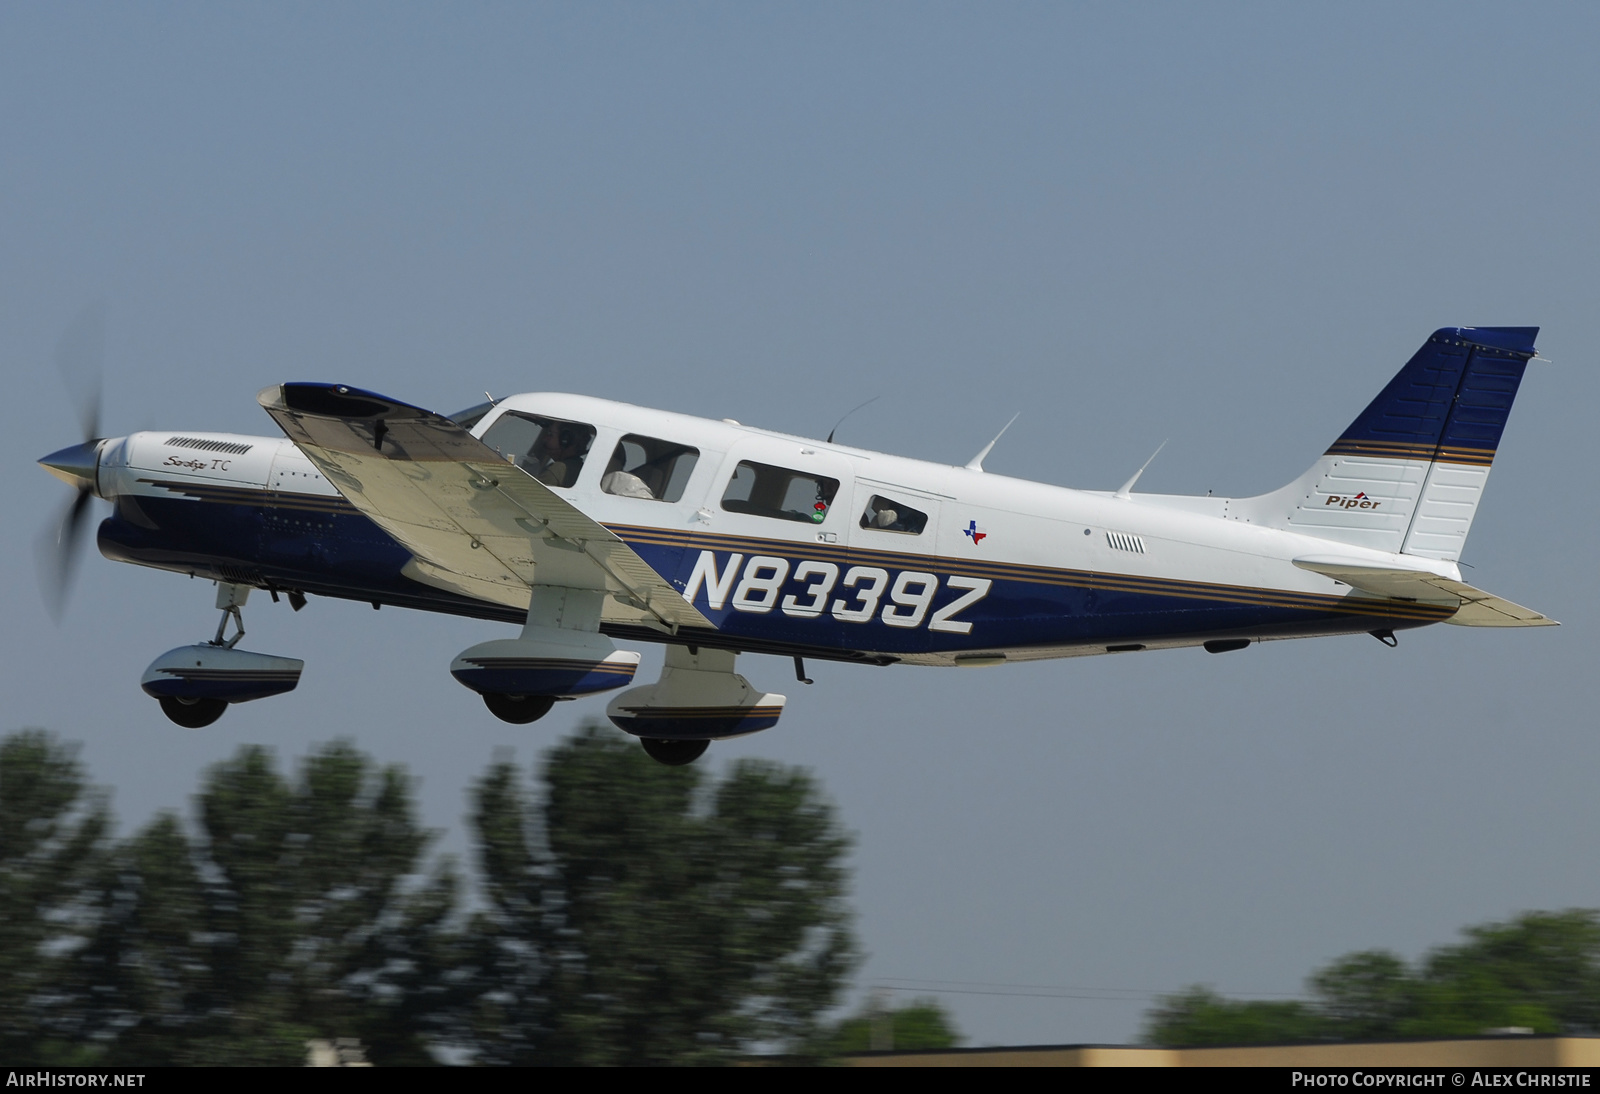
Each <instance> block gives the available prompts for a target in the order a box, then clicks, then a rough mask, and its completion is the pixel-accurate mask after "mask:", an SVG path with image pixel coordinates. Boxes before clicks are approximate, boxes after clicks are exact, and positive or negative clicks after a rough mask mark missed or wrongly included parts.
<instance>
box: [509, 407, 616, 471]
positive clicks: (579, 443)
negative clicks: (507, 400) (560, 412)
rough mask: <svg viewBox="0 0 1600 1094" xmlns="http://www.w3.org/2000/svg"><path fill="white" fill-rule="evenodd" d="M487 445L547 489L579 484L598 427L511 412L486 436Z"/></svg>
mask: <svg viewBox="0 0 1600 1094" xmlns="http://www.w3.org/2000/svg"><path fill="white" fill-rule="evenodd" d="M483 443H484V444H486V445H488V446H489V447H490V448H492V449H494V450H495V451H496V452H498V453H500V455H502V456H504V457H505V458H506V459H507V460H509V461H511V462H512V463H514V464H516V465H517V466H518V467H520V468H522V469H523V470H524V471H526V472H527V473H528V474H530V475H532V476H533V477H534V478H536V479H538V480H539V481H540V482H542V483H544V484H545V485H546V486H560V487H567V486H571V485H572V484H573V483H575V482H577V481H578V475H579V473H580V472H581V471H582V470H583V460H584V457H585V456H587V455H588V454H589V446H590V445H592V444H593V443H594V426H592V425H585V424H584V423H582V422H569V421H564V420H563V419H561V418H546V417H543V416H541V415H538V414H523V413H521V412H519V411H515V410H508V411H506V412H505V413H504V414H502V415H501V416H500V417H499V418H498V419H496V420H495V423H494V424H493V425H491V426H490V427H489V429H488V431H487V432H485V433H484V435H483Z"/></svg>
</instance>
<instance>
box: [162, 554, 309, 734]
mask: <svg viewBox="0 0 1600 1094" xmlns="http://www.w3.org/2000/svg"><path fill="white" fill-rule="evenodd" d="M249 596H250V586H248V585H232V584H229V583H227V582H222V583H220V584H219V585H218V586H217V607H218V608H219V609H220V610H221V611H222V619H221V621H220V622H219V623H218V624H217V634H216V637H215V638H213V639H212V640H211V641H209V642H204V643H199V644H196V645H193V646H179V647H178V648H177V649H175V650H168V651H167V652H166V653H164V654H162V655H161V656H160V657H158V658H156V659H155V660H154V661H152V662H151V663H150V667H149V668H147V669H145V670H144V678H143V679H142V680H141V681H140V682H139V686H140V687H142V688H143V689H144V691H145V694H147V695H150V696H152V697H154V698H155V699H156V700H157V701H158V702H159V703H160V704H161V712H162V713H163V714H165V715H166V716H167V717H168V718H170V719H171V720H172V721H173V722H175V723H177V724H178V725H180V726H182V727H184V728H185V729H203V728H205V727H206V726H208V725H210V724H211V723H213V722H215V721H216V720H217V719H218V718H220V717H222V715H223V713H224V712H225V711H226V710H227V709H228V704H229V703H247V702H249V701H250V700H252V699H265V698H266V697H267V696H269V695H282V694H283V693H284V692H286V691H293V690H294V688H295V685H296V684H298V683H300V672H301V670H302V669H304V668H305V664H306V663H305V662H304V661H301V660H299V659H298V658H294V657H274V656H272V655H270V654H265V653H251V652H250V651H249V650H241V649H236V648H235V647H236V646H238V644H239V639H241V638H243V637H244V617H243V615H242V614H241V613H240V611H239V609H240V608H242V607H243V606H244V603H245V601H246V600H247V599H248V598H249ZM230 620H232V622H233V626H234V634H233V637H232V638H225V637H224V635H226V634H227V630H228V622H229V621H230Z"/></svg>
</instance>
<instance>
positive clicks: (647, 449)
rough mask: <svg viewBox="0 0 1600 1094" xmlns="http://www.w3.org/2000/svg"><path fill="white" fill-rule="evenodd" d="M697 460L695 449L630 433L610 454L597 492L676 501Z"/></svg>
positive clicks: (697, 452)
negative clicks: (602, 491)
mask: <svg viewBox="0 0 1600 1094" xmlns="http://www.w3.org/2000/svg"><path fill="white" fill-rule="evenodd" d="M699 459H700V450H699V449H698V448H690V447H689V446H688V445H683V444H674V443H673V442H671V441H663V440H658V439H656V438H655V437H641V436H639V435H637V434H634V433H630V434H628V435H627V436H626V437H623V438H622V440H620V441H618V442H617V447H616V451H614V452H612V453H611V462H610V463H608V464H606V473H605V474H604V475H602V476H601V477H600V489H602V490H604V491H605V492H606V493H608V494H616V495H617V496H618V497H622V498H648V499H650V500H652V501H677V500H678V499H679V498H681V497H683V489H684V487H685V486H687V485H688V484H689V476H690V475H691V474H693V473H694V465H695V462H696V461H697V460H699Z"/></svg>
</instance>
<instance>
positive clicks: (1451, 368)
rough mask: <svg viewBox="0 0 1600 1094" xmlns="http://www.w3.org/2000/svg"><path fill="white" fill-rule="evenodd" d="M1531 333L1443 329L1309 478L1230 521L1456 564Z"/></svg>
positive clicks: (1248, 505)
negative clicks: (1266, 526)
mask: <svg viewBox="0 0 1600 1094" xmlns="http://www.w3.org/2000/svg"><path fill="white" fill-rule="evenodd" d="M1538 333H1539V328H1538V327H1446V328H1445V329H1443V330H1438V331H1435V332H1434V333H1433V335H1432V336H1431V337H1430V338H1429V339H1428V340H1427V342H1425V343H1423V346H1422V348H1421V349H1419V350H1418V351H1417V352H1416V355H1415V356H1413V357H1412V358H1411V360H1410V361H1408V362H1406V366H1405V367H1404V368H1402V369H1401V370H1400V371H1399V373H1398V374H1397V375H1396V376H1395V378H1394V379H1393V380H1390V381H1389V385H1388V386H1387V387H1385V388H1384V389H1383V391H1382V392H1380V393H1379V395H1378V397H1377V398H1376V399H1374V400H1372V403H1371V404H1370V405H1369V406H1368V407H1367V409H1366V410H1364V411H1362V412H1361V415H1360V416H1359V417H1357V418H1356V420H1355V421H1353V422H1351V423H1350V427H1349V428H1348V429H1346V430H1345V431H1344V433H1342V434H1341V435H1340V436H1339V439H1338V440H1337V441H1335V442H1333V444H1332V446H1330V447H1329V449H1328V451H1327V452H1326V453H1324V454H1323V456H1322V458H1321V459H1320V460H1318V461H1317V462H1316V463H1315V464H1313V465H1312V466H1311V468H1310V469H1309V470H1308V471H1307V472H1306V473H1305V474H1304V475H1301V476H1300V477H1299V478H1298V479H1296V480H1295V481H1294V482H1292V483H1290V484H1289V485H1287V486H1285V487H1283V488H1282V489H1281V490H1276V491H1274V492H1273V493H1271V494H1263V495H1261V496H1260V497H1255V498H1246V499H1242V500H1238V501H1234V502H1231V503H1230V505H1229V510H1230V511H1229V514H1228V515H1229V516H1233V517H1237V518H1239V519H1242V520H1249V521H1252V522H1254V523H1258V524H1266V525H1269V526H1272V527H1278V528H1288V529H1292V530H1294V531H1297V532H1304V533H1306V534H1307V535H1313V536H1318V537H1320V538H1322V539H1328V540H1334V541H1336V542H1340V543H1350V544H1355V545H1358V546H1362V547H1371V548H1374V549H1376V550H1380V551H1392V552H1395V553H1401V554H1409V555H1420V556H1423V557H1425V558H1438V559H1448V560H1450V561H1452V562H1453V561H1455V560H1457V559H1459V558H1460V557H1461V548H1462V545H1463V544H1465V543H1466V539H1467V532H1468V531H1469V530H1471V528H1472V518H1473V515H1474V514H1475V513H1476V512H1477V509H1478V501H1479V499H1480V498H1482V496H1483V487H1484V483H1485V482H1486V481H1487V480H1488V478H1489V465H1490V464H1491V463H1493V462H1494V454H1495V449H1496V448H1498V447H1499V444H1500V434H1501V432H1502V431H1503V430H1504V429H1505V424H1506V418H1507V416H1508V415H1509V414H1510V413H1511V403H1512V401H1513V400H1515V399H1516V397H1517V387H1518V385H1519V384H1521V382H1522V372H1523V369H1524V368H1525V367H1526V366H1527V363H1528V361H1529V360H1530V359H1531V358H1532V357H1533V356H1534V348H1533V341H1534V338H1535V337H1536V336H1537V335H1538Z"/></svg>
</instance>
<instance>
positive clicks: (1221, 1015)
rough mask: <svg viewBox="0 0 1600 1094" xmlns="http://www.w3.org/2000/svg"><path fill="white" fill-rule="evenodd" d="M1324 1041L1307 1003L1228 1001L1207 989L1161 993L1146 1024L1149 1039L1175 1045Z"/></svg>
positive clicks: (1315, 1015)
mask: <svg viewBox="0 0 1600 1094" xmlns="http://www.w3.org/2000/svg"><path fill="white" fill-rule="evenodd" d="M1324 1039H1326V1038H1325V1023H1324V1021H1323V1019H1322V1016H1321V1015H1320V1014H1318V1013H1317V1012H1316V1010H1314V1009H1313V1008H1311V1007H1309V1006H1307V1005H1306V1004H1304V1003H1298V1002H1294V1001H1283V1002H1278V1001H1259V1000H1234V999H1224V998H1223V997H1222V996H1220V995H1217V994H1216V993H1215V992H1213V991H1211V990H1210V989H1209V988H1203V987H1193V988H1190V989H1189V990H1188V991H1186V992H1183V993H1181V994H1179V995H1169V996H1165V997H1163V998H1162V999H1161V1000H1160V1001H1159V1002H1158V1003H1157V1004H1156V1007H1155V1009H1154V1010H1152V1011H1151V1012H1150V1014H1149V1015H1148V1016H1147V1018H1146V1026H1145V1040H1146V1041H1149V1042H1151V1043H1152V1044H1158V1045H1172V1046H1175V1047H1191V1046H1195V1045H1255V1044H1281V1043H1291V1042H1298V1041H1320V1040H1324Z"/></svg>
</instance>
